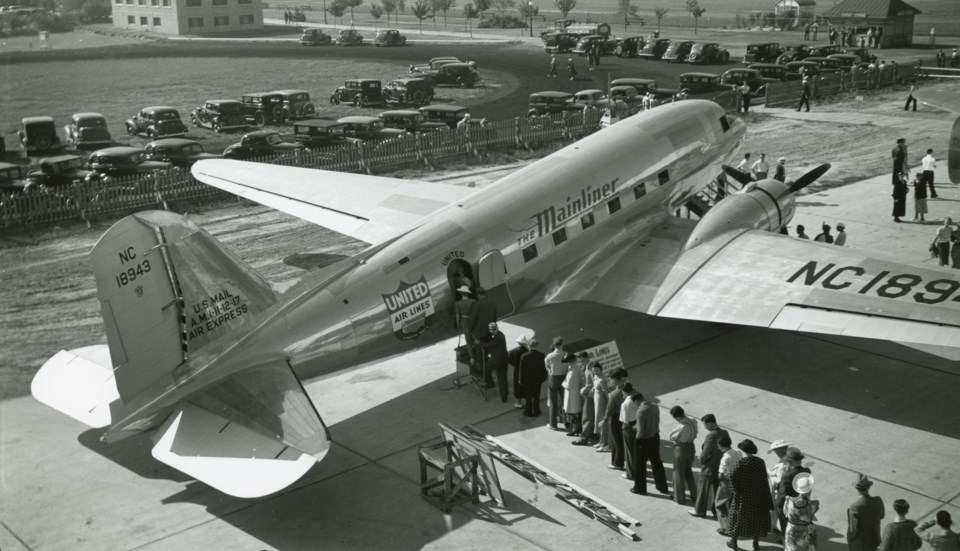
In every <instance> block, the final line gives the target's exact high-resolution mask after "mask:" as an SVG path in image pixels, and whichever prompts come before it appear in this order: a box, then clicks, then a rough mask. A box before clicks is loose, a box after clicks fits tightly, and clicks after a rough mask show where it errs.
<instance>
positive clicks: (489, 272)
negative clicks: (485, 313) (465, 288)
mask: <svg viewBox="0 0 960 551" xmlns="http://www.w3.org/2000/svg"><path fill="white" fill-rule="evenodd" d="M477 283H478V285H480V286H481V287H483V288H484V289H486V290H487V298H488V299H490V300H493V301H494V303H495V304H496V305H497V319H501V318H504V317H506V316H509V315H510V314H512V313H513V310H514V307H513V298H512V297H511V296H510V289H508V288H507V266H506V264H504V262H503V254H502V253H501V252H500V251H490V252H488V253H486V254H485V255H483V256H482V257H480V262H479V263H478V264H477Z"/></svg>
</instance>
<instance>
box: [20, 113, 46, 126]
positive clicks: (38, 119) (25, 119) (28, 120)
mask: <svg viewBox="0 0 960 551" xmlns="http://www.w3.org/2000/svg"><path fill="white" fill-rule="evenodd" d="M20 122H21V123H22V124H33V123H38V122H53V117H48V116H47V115H40V116H37V117H23V118H22V119H20Z"/></svg>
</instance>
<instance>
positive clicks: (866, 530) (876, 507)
mask: <svg viewBox="0 0 960 551" xmlns="http://www.w3.org/2000/svg"><path fill="white" fill-rule="evenodd" d="M870 486H873V481H872V480H870V479H869V478H867V477H865V476H863V475H862V474H858V475H857V478H856V479H855V480H854V481H853V487H854V488H856V490H857V492H859V494H860V497H858V498H857V500H856V501H854V502H853V504H851V505H850V507H848V508H847V549H849V550H850V551H876V549H877V547H878V546H879V545H880V519H882V518H883V515H884V506H883V500H882V499H880V497H879V496H871V495H870Z"/></svg>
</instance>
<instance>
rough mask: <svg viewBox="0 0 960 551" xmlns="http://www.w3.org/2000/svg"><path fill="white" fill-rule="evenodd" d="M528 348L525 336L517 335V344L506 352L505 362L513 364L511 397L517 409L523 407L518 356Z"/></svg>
mask: <svg viewBox="0 0 960 551" xmlns="http://www.w3.org/2000/svg"><path fill="white" fill-rule="evenodd" d="M529 350H530V349H529V348H528V347H527V336H526V335H520V336H519V337H517V346H515V347H514V348H512V349H511V350H510V352H508V353H507V363H508V364H510V365H512V366H513V397H514V399H516V401H517V403H515V404H513V407H515V408H517V409H519V408H522V407H523V396H524V394H523V387H521V386H520V358H522V357H523V355H524V354H526V353H527V352H528V351H529Z"/></svg>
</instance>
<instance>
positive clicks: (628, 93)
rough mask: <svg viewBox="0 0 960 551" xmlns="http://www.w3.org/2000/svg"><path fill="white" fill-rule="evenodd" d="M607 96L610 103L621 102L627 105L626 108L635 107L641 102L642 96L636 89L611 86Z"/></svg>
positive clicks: (627, 86)
mask: <svg viewBox="0 0 960 551" xmlns="http://www.w3.org/2000/svg"><path fill="white" fill-rule="evenodd" d="M608 96H609V98H608V99H609V101H610V102H613V103H616V102H623V103H625V104H627V106H636V105H637V104H640V103H642V102H643V95H641V94H640V92H638V91H637V89H636V88H634V87H633V86H629V85H626V86H611V87H610V93H609V94H608Z"/></svg>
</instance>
